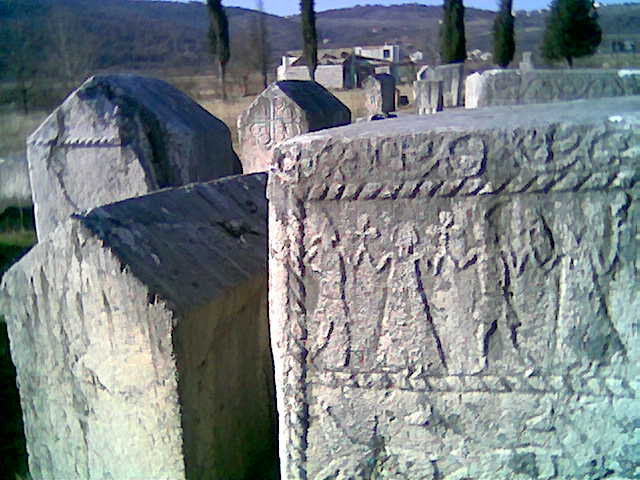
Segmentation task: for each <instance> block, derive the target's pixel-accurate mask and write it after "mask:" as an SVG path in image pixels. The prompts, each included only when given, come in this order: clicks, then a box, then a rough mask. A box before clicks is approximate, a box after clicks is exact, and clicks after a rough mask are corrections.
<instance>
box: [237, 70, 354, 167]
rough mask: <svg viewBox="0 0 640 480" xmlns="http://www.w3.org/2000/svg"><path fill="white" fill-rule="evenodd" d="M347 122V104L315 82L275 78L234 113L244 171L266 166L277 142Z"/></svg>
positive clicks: (349, 114)
mask: <svg viewBox="0 0 640 480" xmlns="http://www.w3.org/2000/svg"><path fill="white" fill-rule="evenodd" d="M349 123H351V111H350V110H349V108H348V107H347V106H346V105H345V104H343V103H342V102H341V101H340V100H338V99H337V98H336V97H335V96H334V95H333V94H332V93H331V92H329V90H327V89H326V88H324V87H323V86H322V85H320V84H319V83H317V82H313V81H307V80H284V81H281V82H275V83H273V84H271V85H270V86H269V88H267V89H266V90H265V91H264V92H262V93H261V94H260V95H259V96H258V97H257V98H256V99H255V100H254V101H253V103H252V104H251V105H250V106H249V108H247V109H246V110H245V111H244V112H243V113H242V114H241V115H240V116H239V117H238V136H239V142H240V145H241V147H240V148H241V152H240V159H241V161H242V166H243V169H244V172H245V173H251V172H262V171H266V170H268V169H269V166H270V158H271V156H272V150H273V148H274V147H275V145H276V144H277V143H278V142H281V141H283V140H286V139H288V138H292V137H295V136H296V135H300V134H302V133H307V132H315V131H317V130H322V129H325V128H331V127H339V126H342V125H347V124H349Z"/></svg>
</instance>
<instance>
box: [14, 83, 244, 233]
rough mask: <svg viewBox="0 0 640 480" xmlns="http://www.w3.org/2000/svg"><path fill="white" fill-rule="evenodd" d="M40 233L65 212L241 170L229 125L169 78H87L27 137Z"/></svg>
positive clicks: (45, 231) (45, 230) (77, 210)
mask: <svg viewBox="0 0 640 480" xmlns="http://www.w3.org/2000/svg"><path fill="white" fill-rule="evenodd" d="M27 156H28V161H29V173H30V177H31V187H32V191H33V201H34V205H35V215H36V228H37V232H38V237H39V238H43V236H45V235H46V234H47V233H49V232H51V231H53V230H54V229H55V227H56V226H57V225H58V224H59V223H60V222H61V221H64V220H65V219H66V218H67V217H68V216H69V215H70V214H72V213H74V212H79V211H83V210H87V209H90V208H93V207H97V206H99V205H104V204H107V203H111V202H115V201H118V200H123V199H125V198H131V197H136V196H139V195H143V194H145V193H148V192H150V191H153V190H157V189H160V188H165V187H171V186H180V185H185V184H187V183H191V182H197V181H207V180H213V179H215V178H219V177H223V176H226V175H233V174H238V173H241V172H242V167H241V165H240V162H239V160H238V157H237V156H236V154H235V153H234V151H233V149H232V146H231V135H230V132H229V129H228V127H227V126H226V125H225V124H224V123H223V122H221V121H220V120H218V119H217V118H216V117H214V116H213V115H211V114H209V113H208V112H207V111H206V110H204V109H203V108H202V107H200V106H199V105H198V104H197V103H195V102H194V101H193V100H191V99H190V98H189V97H187V96H186V95H185V94H183V93H182V92H180V91H179V90H177V89H175V88H174V87H172V86H171V85H169V84H168V83H165V82H163V81H161V80H157V79H155V78H146V77H140V76H137V75H104V76H95V77H91V78H90V79H88V80H87V81H86V82H85V83H83V84H82V86H80V87H79V88H78V89H77V90H76V91H74V92H73V93H72V94H71V95H70V96H69V97H68V98H67V99H66V100H65V101H64V103H63V104H62V105H61V106H60V107H58V108H57V109H56V110H55V111H54V112H53V113H52V114H51V115H50V116H49V117H48V118H47V119H46V120H45V121H44V122H43V123H42V125H40V127H39V128H38V129H37V130H36V131H35V132H34V133H33V134H32V135H31V136H30V137H29V139H28V140H27Z"/></svg>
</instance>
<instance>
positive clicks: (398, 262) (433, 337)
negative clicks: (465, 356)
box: [377, 222, 443, 374]
mask: <svg viewBox="0 0 640 480" xmlns="http://www.w3.org/2000/svg"><path fill="white" fill-rule="evenodd" d="M393 246H394V251H393V257H392V261H391V262H390V272H389V277H388V281H387V285H388V290H389V291H388V294H387V298H386V303H385V308H384V312H383V315H382V318H381V325H380V332H379V341H378V345H377V363H378V364H379V366H380V367H383V368H385V369H390V370H399V369H405V368H409V367H412V368H416V367H418V366H420V367H422V369H423V370H424V371H425V372H426V373H428V374H433V373H441V372H442V369H443V358H441V352H440V350H439V349H440V346H439V344H440V340H439V338H438V336H437V333H436V332H435V331H434V328H433V320H432V318H431V314H430V312H429V309H428V307H427V305H426V303H425V302H426V298H425V292H424V287H423V284H422V282H423V280H422V274H421V272H420V264H419V262H420V260H421V259H422V258H423V257H425V256H427V255H428V252H427V247H426V245H424V244H423V243H422V242H421V239H420V238H419V236H418V232H417V231H416V229H415V227H414V226H413V225H412V224H411V223H406V222H405V223H401V224H400V225H399V226H398V227H397V228H396V230H395V232H394V233H393Z"/></svg>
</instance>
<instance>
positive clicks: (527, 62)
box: [518, 52, 534, 72]
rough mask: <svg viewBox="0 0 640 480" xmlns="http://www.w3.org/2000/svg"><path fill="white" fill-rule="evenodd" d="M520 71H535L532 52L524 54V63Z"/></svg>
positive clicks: (522, 62)
mask: <svg viewBox="0 0 640 480" xmlns="http://www.w3.org/2000/svg"><path fill="white" fill-rule="evenodd" d="M518 69H519V70H520V71H521V72H529V71H531V70H533V69H534V66H533V60H532V53H531V52H522V61H521V62H520V65H519V68H518Z"/></svg>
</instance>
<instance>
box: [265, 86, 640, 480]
mask: <svg viewBox="0 0 640 480" xmlns="http://www.w3.org/2000/svg"><path fill="white" fill-rule="evenodd" d="M380 125H381V123H380V122H377V123H375V124H372V123H359V124H356V125H352V126H349V127H345V128H341V129H335V130H333V131H331V133H330V134H329V133H323V132H318V133H315V134H309V135H304V136H301V137H298V138H296V139H292V140H290V141H287V142H283V143H282V144H280V145H279V147H278V149H277V151H276V154H275V158H274V161H275V162H276V165H277V168H275V169H274V170H273V171H272V174H271V175H270V178H269V186H268V190H267V191H268V197H269V209H270V211H269V231H270V251H271V257H270V268H269V272H270V273H269V274H270V290H269V297H270V300H269V303H270V322H271V338H272V345H273V348H274V361H275V368H276V390H277V397H278V404H279V405H278V409H279V412H280V442H281V443H280V458H281V467H282V471H283V478H284V479H288V480H292V479H301V478H308V479H329V478H345V479H347V478H349V479H355V478H374V477H375V478H385V479H391V478H394V479H396V478H402V479H430V480H436V479H473V480H496V479H500V480H502V479H504V480H507V479H509V480H511V479H540V480H542V479H545V480H548V479H552V478H553V479H563V480H583V479H586V478H591V479H595V478H604V477H607V478H616V479H621V480H622V479H626V480H631V479H634V478H637V477H638V473H639V472H640V437H639V436H638V425H640V380H639V379H640V362H639V360H640V341H639V340H640V338H639V335H640V321H639V319H638V311H640V297H638V295H637V292H638V289H639V288H640V273H639V269H638V265H639V264H640V248H639V247H640V245H639V244H638V242H639V238H640V236H639V233H640V231H639V228H640V227H639V225H640V183H639V182H640V151H639V150H638V145H640V97H628V98H624V99H622V98H620V99H607V100H592V101H588V102H586V101H584V102H581V101H577V102H567V103H562V104H550V105H530V106H527V107H521V106H515V107H494V108H491V109H479V110H477V111H476V112H468V111H466V112H446V111H445V112H443V113H442V114H440V115H434V116H431V117H428V118H424V117H414V118H405V119H398V120H395V121H393V122H385V128H380Z"/></svg>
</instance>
